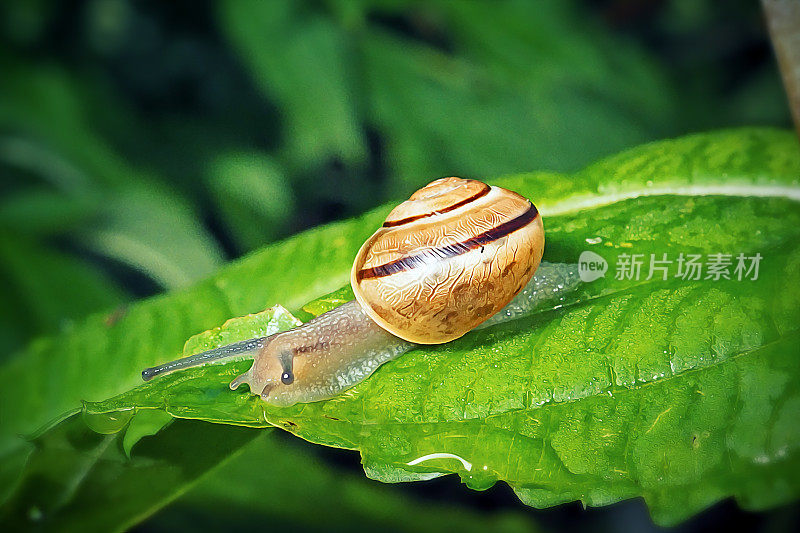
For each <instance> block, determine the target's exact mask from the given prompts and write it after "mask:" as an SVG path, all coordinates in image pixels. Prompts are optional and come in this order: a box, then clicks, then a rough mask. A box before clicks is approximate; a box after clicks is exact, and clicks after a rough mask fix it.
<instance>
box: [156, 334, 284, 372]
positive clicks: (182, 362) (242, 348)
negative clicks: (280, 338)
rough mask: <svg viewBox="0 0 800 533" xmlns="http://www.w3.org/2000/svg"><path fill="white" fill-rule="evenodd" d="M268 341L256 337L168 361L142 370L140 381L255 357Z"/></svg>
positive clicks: (265, 338) (264, 338) (266, 338)
mask: <svg viewBox="0 0 800 533" xmlns="http://www.w3.org/2000/svg"><path fill="white" fill-rule="evenodd" d="M268 339H269V337H257V338H255V339H247V340H244V341H239V342H234V343H233V344H228V345H225V346H220V347H219V348H214V349H213V350H207V351H205V352H200V353H198V354H194V355H190V356H189V357H183V358H181V359H176V360H175V361H170V362H168V363H164V364H162V365H158V366H154V367H150V368H145V369H144V370H142V379H143V380H144V381H150V380H151V379H153V378H154V377H156V376H158V375H160V374H168V373H170V372H174V371H176V370H183V369H184V368H190V367H193V366H199V365H205V364H208V363H213V362H215V361H219V360H222V359H231V358H234V357H239V358H242V359H246V358H247V357H248V356H253V355H255V354H256V353H257V352H258V351H259V350H260V349H261V348H263V347H264V346H265V345H266V344H267V341H268Z"/></svg>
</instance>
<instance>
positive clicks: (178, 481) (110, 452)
mask: <svg viewBox="0 0 800 533" xmlns="http://www.w3.org/2000/svg"><path fill="white" fill-rule="evenodd" d="M134 420H135V418H134ZM131 429H132V428H129V429H128V431H130V430H131ZM264 436H266V435H264V434H263V432H257V431H253V430H247V429H244V428H234V427H230V426H211V425H209V424H204V423H201V422H196V421H186V420H182V421H180V423H175V424H172V425H170V426H169V427H168V428H166V429H164V430H163V431H161V432H160V433H159V435H158V436H157V437H155V438H145V439H143V440H142V441H141V442H140V443H139V444H138V445H137V446H136V447H135V448H134V449H133V452H132V457H131V458H129V457H128V456H127V455H126V454H125V452H124V451H123V433H118V434H116V435H101V434H98V433H95V432H93V431H92V430H90V429H89V428H88V427H87V426H86V424H84V423H83V421H81V420H80V417H73V418H72V419H70V420H67V421H65V422H64V423H62V424H59V425H58V426H57V427H56V428H55V429H53V430H52V431H49V432H47V433H46V434H44V435H42V436H41V437H39V438H38V439H36V440H35V441H34V443H33V445H34V450H33V452H32V453H30V456H29V457H28V459H27V462H26V465H25V468H24V471H23V473H22V476H21V479H20V480H19V481H18V489H17V491H16V493H15V495H14V497H13V498H12V499H11V500H9V501H7V502H6V503H5V504H3V505H2V506H0V521H2V523H3V525H4V526H5V527H7V528H12V529H14V530H29V529H31V528H40V529H45V530H48V531H55V530H57V531H78V530H80V531H123V530H126V529H128V528H130V527H131V526H133V525H134V524H136V523H138V522H140V521H141V520H142V519H144V518H146V517H147V516H149V515H150V514H152V513H153V512H154V511H155V510H157V509H159V508H161V507H162V506H164V505H166V504H167V503H169V502H170V501H172V500H174V499H175V498H176V497H178V496H179V495H181V494H182V493H183V492H185V491H186V490H188V489H189V488H191V486H192V485H193V484H194V483H196V482H197V481H198V480H199V479H200V477H201V476H203V475H205V474H207V473H208V472H209V471H210V470H211V469H213V468H215V467H217V466H219V465H220V464H221V463H224V461H225V460H227V459H229V458H230V457H232V456H235V454H236V453H238V451H239V450H241V449H242V447H244V446H245V445H246V444H247V443H248V442H251V441H253V439H256V438H258V437H264Z"/></svg>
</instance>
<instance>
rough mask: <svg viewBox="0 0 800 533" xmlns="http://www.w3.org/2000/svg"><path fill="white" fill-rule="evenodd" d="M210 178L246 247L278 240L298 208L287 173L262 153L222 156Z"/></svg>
mask: <svg viewBox="0 0 800 533" xmlns="http://www.w3.org/2000/svg"><path fill="white" fill-rule="evenodd" d="M206 181H207V183H208V186H209V188H210V190H211V192H212V194H213V196H214V201H215V203H216V204H217V206H218V208H219V210H220V212H221V214H222V216H223V219H224V220H225V223H226V224H227V225H228V227H229V228H230V230H231V235H233V236H234V238H236V239H237V242H238V244H239V245H240V247H241V248H243V249H245V250H250V249H255V248H258V247H259V246H262V245H263V244H264V243H265V242H269V241H272V240H274V238H275V235H276V234H277V233H278V232H279V231H280V229H281V226H283V225H284V224H285V222H286V220H287V219H288V218H289V216H290V215H291V214H292V212H294V210H295V202H294V198H293V197H292V192H291V190H289V187H288V186H287V179H286V176H285V175H284V174H283V172H282V171H281V169H280V167H278V166H277V165H276V164H275V162H274V161H272V160H271V159H270V158H268V157H266V156H264V155H262V154H258V153H235V154H233V153H232V154H225V155H221V156H219V157H217V159H216V160H215V161H214V162H213V163H212V164H211V168H210V170H209V175H208V177H207V178H206Z"/></svg>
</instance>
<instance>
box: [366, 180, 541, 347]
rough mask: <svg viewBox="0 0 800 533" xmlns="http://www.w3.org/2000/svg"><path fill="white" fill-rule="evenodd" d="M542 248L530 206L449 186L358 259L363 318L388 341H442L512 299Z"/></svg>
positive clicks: (463, 185)
mask: <svg viewBox="0 0 800 533" xmlns="http://www.w3.org/2000/svg"><path fill="white" fill-rule="evenodd" d="M543 250H544V230H543V228H542V222H541V217H540V216H539V214H538V211H537V210H536V207H534V206H533V204H532V203H531V202H530V201H529V200H527V199H526V198H524V197H523V196H520V195H519V194H517V193H514V192H511V191H508V190H506V189H503V188H500V187H490V186H488V185H486V184H484V183H482V182H480V181H475V180H465V179H461V178H442V179H439V180H436V181H434V182H432V183H430V184H429V185H427V186H425V187H423V188H422V189H420V190H419V191H417V192H416V193H414V194H413V195H412V196H411V198H409V200H407V201H406V202H403V203H402V204H400V205H399V206H397V207H396V208H395V209H394V210H392V212H391V213H390V214H389V216H388V217H387V219H386V222H385V223H384V224H383V227H381V228H380V229H379V230H378V231H377V232H375V234H374V235H372V237H370V238H369V239H368V240H367V241H366V242H365V243H364V245H363V246H362V247H361V250H360V251H359V253H358V254H357V255H356V259H355V262H354V264H353V270H352V273H351V284H352V286H353V291H354V292H355V295H356V298H357V299H358V301H359V303H360V304H361V306H362V308H364V310H365V312H366V313H367V314H368V315H369V316H370V318H372V319H373V320H374V321H375V322H377V323H378V324H379V325H380V326H381V327H383V328H384V329H386V330H387V331H389V332H390V333H393V334H394V335H396V336H398V337H401V338H403V339H405V340H408V341H411V342H415V343H421V344H437V343H443V342H448V341H450V340H453V339H456V338H458V337H461V336H462V335H464V334H465V333H466V332H468V331H469V330H471V329H473V328H474V327H475V326H477V325H478V324H480V323H481V322H483V321H484V320H486V319H488V318H489V317H491V316H492V315H493V314H495V313H496V312H497V311H499V310H500V309H501V308H502V307H504V306H505V305H506V304H507V303H508V302H509V301H511V299H512V298H513V297H514V296H515V295H516V294H517V293H518V292H519V291H520V289H521V288H522V287H524V286H525V285H526V284H527V283H528V281H529V280H530V279H531V277H532V276H533V273H534V272H535V270H536V268H537V267H538V265H539V262H540V260H541V257H542V252H543Z"/></svg>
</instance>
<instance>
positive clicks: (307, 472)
mask: <svg viewBox="0 0 800 533" xmlns="http://www.w3.org/2000/svg"><path fill="white" fill-rule="evenodd" d="M277 437H279V435H276V434H274V433H270V434H268V435H265V436H264V437H262V438H259V439H256V440H254V441H252V442H251V443H249V444H247V445H246V446H245V447H244V449H243V450H242V451H241V453H239V454H238V455H237V456H236V457H235V458H234V459H232V460H231V461H228V462H226V463H225V464H224V465H223V466H221V467H220V468H218V469H216V470H215V471H214V472H213V473H211V474H210V475H209V476H208V477H207V478H205V479H203V480H202V481H201V482H200V483H198V484H197V486H195V487H194V488H193V489H191V490H190V491H189V492H188V493H187V494H186V495H185V496H184V497H183V498H181V500H179V501H178V502H176V505H175V507H176V508H175V509H174V510H175V511H178V513H171V512H170V510H169V509H168V510H166V511H165V512H163V513H161V514H159V515H157V516H155V517H154V520H153V522H155V524H156V525H157V524H160V525H161V527H165V526H166V528H168V529H171V530H173V531H174V530H188V529H192V527H193V526H194V527H196V526H197V525H198V524H202V525H203V526H205V527H207V528H211V529H228V530H230V529H239V526H241V527H244V528H246V527H247V526H248V525H252V524H259V523H263V524H269V526H270V529H273V530H281V529H287V530H290V531H296V530H315V531H316V530H325V531H349V530H352V529H353V528H354V526H355V525H356V524H357V529H359V530H361V531H375V530H378V529H387V530H390V531H415V532H417V531H419V532H425V531H431V532H433V531H452V530H457V531H464V532H467V531H476V532H478V531H501V532H509V533H510V532H515V531H520V532H521V531H535V530H537V528H536V527H534V526H535V524H534V523H533V522H532V520H531V517H530V514H527V515H526V514H523V513H522V512H520V511H505V512H499V513H498V512H491V513H489V512H484V511H481V510H479V509H476V508H474V507H469V506H466V505H455V504H452V503H446V502H430V501H427V502H426V501H425V499H424V498H422V497H419V498H418V497H414V495H413V493H412V494H408V492H409V491H408V490H405V491H401V490H399V487H395V486H391V485H386V484H383V483H377V482H375V481H372V480H368V479H364V477H363V476H362V475H360V474H358V473H357V472H354V471H353V470H352V469H348V468H344V467H342V466H337V465H335V464H331V463H332V462H331V461H325V460H323V457H324V456H323V457H321V456H320V454H319V453H314V452H315V450H314V449H312V447H311V446H310V445H309V444H308V443H305V442H303V441H300V440H299V439H295V441H294V442H289V441H288V440H287V439H281V438H277ZM254 465H258V467H257V468H254ZM309 508H312V509H313V512H309ZM189 510H191V511H189ZM180 511H185V512H180ZM198 515H199V516H198ZM187 518H191V520H189V522H190V523H188V524H186V523H185V522H186V521H187ZM173 520H174V521H177V523H173ZM148 525H150V524H148ZM179 525H180V526H184V527H179Z"/></svg>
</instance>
